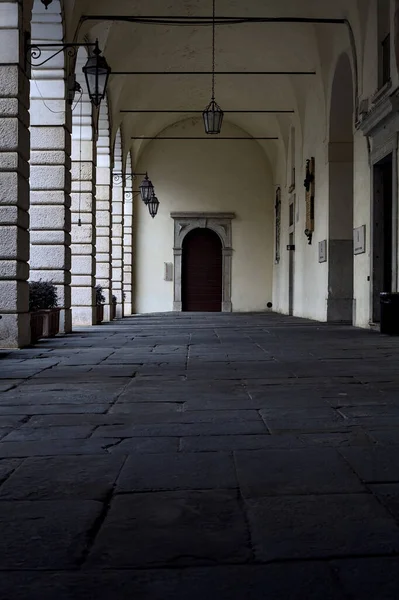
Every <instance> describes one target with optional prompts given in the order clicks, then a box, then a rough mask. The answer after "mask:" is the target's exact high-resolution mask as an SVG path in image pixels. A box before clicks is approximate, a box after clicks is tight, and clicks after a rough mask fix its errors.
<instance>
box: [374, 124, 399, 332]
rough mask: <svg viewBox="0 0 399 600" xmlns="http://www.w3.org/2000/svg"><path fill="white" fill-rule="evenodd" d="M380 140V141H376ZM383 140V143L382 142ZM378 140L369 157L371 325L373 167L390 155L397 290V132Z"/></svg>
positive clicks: (395, 287)
mask: <svg viewBox="0 0 399 600" xmlns="http://www.w3.org/2000/svg"><path fill="white" fill-rule="evenodd" d="M378 142H380V143H378ZM383 142H384V143H383ZM383 142H382V141H380V140H379V136H378V135H377V136H376V140H375V147H374V149H373V151H372V152H371V157H370V159H371V160H370V179H371V182H370V191H371V202H370V224H371V226H370V252H369V256H370V288H369V307H370V309H369V324H370V325H373V324H374V321H373V317H374V282H373V269H374V264H373V262H374V261H373V255H374V250H373V247H374V193H375V182H374V168H375V167H376V166H378V163H380V162H381V161H382V160H383V159H384V158H387V157H388V156H389V155H390V154H391V155H392V291H398V283H399V282H398V274H399V270H398V262H399V261H398V238H399V235H398V167H397V161H398V133H397V132H394V133H391V135H390V136H389V137H388V139H386V138H384V140H383Z"/></svg>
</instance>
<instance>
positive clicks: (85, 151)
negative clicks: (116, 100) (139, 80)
mask: <svg viewBox="0 0 399 600" xmlns="http://www.w3.org/2000/svg"><path fill="white" fill-rule="evenodd" d="M79 68H80V67H79V65H78V66H77V69H79ZM81 85H82V87H83V85H85V84H84V83H83V82H82V84H81ZM72 123H73V127H72V323H73V325H74V326H76V325H93V324H94V323H95V322H96V306H95V289H94V286H95V272H96V264H95V263H96V260H95V255H96V248H95V244H96V223H95V197H96V196H95V190H96V166H95V148H94V142H93V125H92V105H91V102H90V100H89V98H88V96H87V94H86V93H84V94H83V98H82V100H81V106H77V107H76V109H75V111H74V113H73V119H72Z"/></svg>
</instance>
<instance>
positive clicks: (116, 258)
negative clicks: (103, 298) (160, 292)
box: [112, 132, 124, 319]
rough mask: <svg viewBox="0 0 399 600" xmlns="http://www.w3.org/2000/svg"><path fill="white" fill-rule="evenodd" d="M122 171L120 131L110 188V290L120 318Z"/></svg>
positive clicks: (121, 298) (121, 286)
mask: <svg viewBox="0 0 399 600" xmlns="http://www.w3.org/2000/svg"><path fill="white" fill-rule="evenodd" d="M121 173H122V141H121V135H120V132H118V134H117V136H116V140H115V151H114V175H115V178H113V179H114V183H113V189H112V292H113V294H114V295H115V296H116V301H117V306H116V317H117V318H118V319H120V318H122V317H123V315H124V311H123V216H124V215H123V202H124V177H120V175H121Z"/></svg>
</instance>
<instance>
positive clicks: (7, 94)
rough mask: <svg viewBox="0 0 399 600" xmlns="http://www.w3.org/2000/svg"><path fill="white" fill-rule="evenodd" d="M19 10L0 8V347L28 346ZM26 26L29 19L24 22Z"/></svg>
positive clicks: (25, 124) (25, 86)
mask: <svg viewBox="0 0 399 600" xmlns="http://www.w3.org/2000/svg"><path fill="white" fill-rule="evenodd" d="M22 6H23V5H22V4H21V3H18V2H14V1H10V2H0V315H1V316H2V319H0V347H3V348H18V347H23V346H26V345H28V344H29V342H30V316H29V312H28V310H29V290H28V283H27V279H28V277H29V267H28V261H29V232H28V228H29V215H28V209H29V162H28V161H29V113H28V107H29V79H28V76H27V74H26V73H25V71H24V63H25V61H24V39H23V37H24V34H23V32H24V28H25V27H24V23H23V17H24V15H23V14H22V10H23V9H22ZM26 20H27V21H28V19H26Z"/></svg>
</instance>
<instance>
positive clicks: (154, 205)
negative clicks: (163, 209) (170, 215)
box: [147, 193, 159, 218]
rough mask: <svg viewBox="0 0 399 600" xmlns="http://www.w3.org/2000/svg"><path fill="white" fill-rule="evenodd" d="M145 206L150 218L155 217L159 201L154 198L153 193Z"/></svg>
mask: <svg viewBox="0 0 399 600" xmlns="http://www.w3.org/2000/svg"><path fill="white" fill-rule="evenodd" d="M147 206H148V211H149V213H150V215H151V216H152V218H154V217H156V216H157V214H158V209H159V200H158V198H157V197H156V195H155V193H153V194H152V196H151V200H150V201H149V202H148V204H147Z"/></svg>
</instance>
